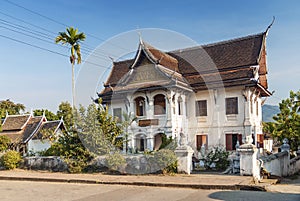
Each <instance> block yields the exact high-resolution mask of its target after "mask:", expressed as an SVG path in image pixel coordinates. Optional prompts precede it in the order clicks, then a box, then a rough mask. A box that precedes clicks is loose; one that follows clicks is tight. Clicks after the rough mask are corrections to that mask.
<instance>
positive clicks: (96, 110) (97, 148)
mask: <svg viewBox="0 0 300 201" xmlns="http://www.w3.org/2000/svg"><path fill="white" fill-rule="evenodd" d="M75 118H76V127H77V130H78V131H79V135H80V137H81V139H82V142H83V144H84V145H85V146H86V147H87V148H88V149H89V150H90V151H92V152H93V153H95V154H98V155H102V154H107V153H111V152H115V151H117V150H118V148H120V147H121V145H122V143H123V142H122V141H118V140H117V138H118V137H119V136H120V135H121V134H122V132H123V130H122V127H121V125H119V124H118V123H117V119H115V118H113V117H112V116H111V115H110V114H109V113H108V110H107V108H104V107H103V106H102V105H101V104H98V105H96V104H91V105H89V106H88V107H87V109H85V108H83V107H81V108H80V111H79V114H78V115H76V117H75Z"/></svg>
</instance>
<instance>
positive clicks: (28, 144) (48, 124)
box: [0, 113, 65, 155]
mask: <svg viewBox="0 0 300 201" xmlns="http://www.w3.org/2000/svg"><path fill="white" fill-rule="evenodd" d="M63 130H65V127H64V124H63V121H62V120H56V121H47V118H46V117H45V115H43V116H36V117H35V116H34V115H33V114H32V113H30V114H23V115H6V117H5V119H4V121H3V124H2V132H0V136H3V135H5V136H7V137H9V138H10V139H11V140H12V145H11V148H12V149H14V150H16V151H19V152H20V153H21V154H22V155H26V154H28V153H37V152H40V151H44V150H47V149H48V148H49V147H50V146H51V142H50V139H49V137H50V135H47V134H46V133H47V132H52V134H54V135H60V134H61V133H62V131H63Z"/></svg>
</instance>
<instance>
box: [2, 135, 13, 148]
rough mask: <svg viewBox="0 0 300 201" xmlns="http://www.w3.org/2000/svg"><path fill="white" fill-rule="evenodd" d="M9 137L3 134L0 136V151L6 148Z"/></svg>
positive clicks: (9, 142) (9, 141)
mask: <svg viewBox="0 0 300 201" xmlns="http://www.w3.org/2000/svg"><path fill="white" fill-rule="evenodd" d="M10 144H11V139H10V138H9V137H7V136H5V135H2V136H0V152H2V151H5V150H7V149H8V147H9V145H10Z"/></svg>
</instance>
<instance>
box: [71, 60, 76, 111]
mask: <svg viewBox="0 0 300 201" xmlns="http://www.w3.org/2000/svg"><path fill="white" fill-rule="evenodd" d="M74 74H75V73H74V62H72V106H73V109H75V105H76V104H75V78H74V77H75V75H74Z"/></svg>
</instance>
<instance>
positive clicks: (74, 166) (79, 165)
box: [64, 158, 87, 173]
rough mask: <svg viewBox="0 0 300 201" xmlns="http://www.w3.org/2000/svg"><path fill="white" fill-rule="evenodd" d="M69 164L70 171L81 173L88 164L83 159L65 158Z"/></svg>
mask: <svg viewBox="0 0 300 201" xmlns="http://www.w3.org/2000/svg"><path fill="white" fill-rule="evenodd" d="M64 161H65V162H66V163H67V165H68V172H69V173H81V172H82V171H83V169H84V168H85V167H86V166H87V163H86V162H85V161H83V160H78V159H70V158H68V159H64Z"/></svg>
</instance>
